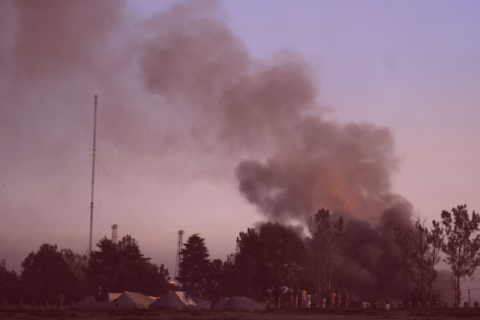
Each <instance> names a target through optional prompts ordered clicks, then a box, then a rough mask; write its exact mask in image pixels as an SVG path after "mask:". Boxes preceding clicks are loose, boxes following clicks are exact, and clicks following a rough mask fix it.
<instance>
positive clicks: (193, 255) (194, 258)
mask: <svg viewBox="0 0 480 320" xmlns="http://www.w3.org/2000/svg"><path fill="white" fill-rule="evenodd" d="M183 246H184V248H183V249H182V251H181V255H182V259H181V261H180V264H179V267H180V268H179V272H178V277H177V280H178V281H180V283H181V284H182V288H183V290H184V291H185V292H187V293H188V294H190V295H194V296H197V297H203V296H205V295H206V294H207V292H205V286H206V285H207V282H208V280H209V279H208V277H209V271H210V266H211V264H210V260H209V259H208V257H209V253H208V249H207V247H206V246H205V239H203V238H201V237H200V236H199V235H198V234H194V235H192V236H190V238H188V240H187V242H186V243H185V244H184V245H183Z"/></svg>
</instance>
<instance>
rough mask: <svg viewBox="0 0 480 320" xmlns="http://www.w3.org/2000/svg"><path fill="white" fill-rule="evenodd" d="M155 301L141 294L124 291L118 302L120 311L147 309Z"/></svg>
mask: <svg viewBox="0 0 480 320" xmlns="http://www.w3.org/2000/svg"><path fill="white" fill-rule="evenodd" d="M153 301H154V300H153V299H152V298H150V297H148V296H146V295H144V294H141V293H139V292H129V291H124V292H123V293H122V294H121V295H120V296H119V297H118V298H117V300H116V305H117V306H118V309H146V308H148V307H149V306H150V304H152V302H153Z"/></svg>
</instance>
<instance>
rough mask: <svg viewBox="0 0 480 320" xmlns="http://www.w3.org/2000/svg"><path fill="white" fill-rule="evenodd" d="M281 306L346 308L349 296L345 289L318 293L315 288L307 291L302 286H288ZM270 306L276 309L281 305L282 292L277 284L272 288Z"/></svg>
mask: <svg viewBox="0 0 480 320" xmlns="http://www.w3.org/2000/svg"><path fill="white" fill-rule="evenodd" d="M283 297H284V299H283V302H284V303H283V306H284V307H290V308H332V309H334V308H336V309H341V308H344V309H346V308H348V306H349V297H348V293H347V290H346V289H343V291H342V292H338V290H330V291H329V292H325V293H324V294H318V293H317V292H316V291H315V290H314V291H312V292H307V291H306V290H305V289H304V288H303V287H297V286H294V287H293V288H288V289H287V291H286V292H285V293H284V294H283ZM271 302H272V303H271V306H272V307H273V308H276V309H280V308H281V307H282V292H281V290H280V288H279V287H278V286H276V287H275V288H274V289H273V290H272V301H271Z"/></svg>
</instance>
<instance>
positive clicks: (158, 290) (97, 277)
mask: <svg viewBox="0 0 480 320" xmlns="http://www.w3.org/2000/svg"><path fill="white" fill-rule="evenodd" d="M97 247H98V248H99V250H98V251H94V252H92V253H91V256H90V260H89V265H88V268H87V269H86V274H87V277H88V279H89V280H91V281H94V282H96V283H97V284H98V285H99V286H102V287H106V288H108V289H109V290H110V291H115V292H121V291H124V290H126V291H135V292H142V293H144V294H147V295H152V296H158V295H160V294H162V293H165V292H166V291H167V290H168V280H170V277H169V275H168V270H167V269H166V268H165V266H163V265H161V266H160V267H158V266H157V265H156V264H154V263H151V262H150V261H148V260H149V258H145V257H144V255H143V254H142V253H141V251H140V246H139V245H138V243H137V241H136V240H135V239H133V238H132V237H131V236H130V235H127V236H125V237H123V238H122V240H121V241H119V243H118V244H114V243H113V242H112V241H111V240H108V239H107V238H103V239H102V240H100V241H99V243H98V244H97Z"/></svg>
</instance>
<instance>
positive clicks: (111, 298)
mask: <svg viewBox="0 0 480 320" xmlns="http://www.w3.org/2000/svg"><path fill="white" fill-rule="evenodd" d="M121 295H122V293H121V292H120V293H109V294H108V302H113V301H114V300H115V299H117V298H118V297H120V296H121Z"/></svg>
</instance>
